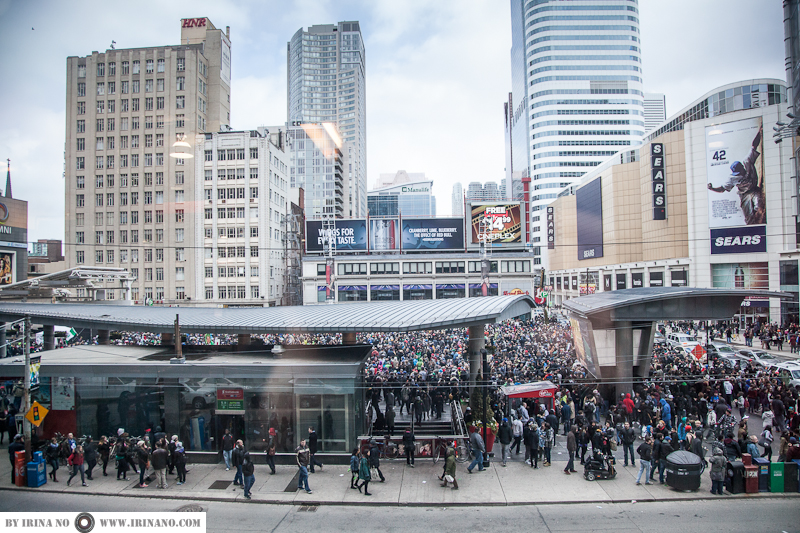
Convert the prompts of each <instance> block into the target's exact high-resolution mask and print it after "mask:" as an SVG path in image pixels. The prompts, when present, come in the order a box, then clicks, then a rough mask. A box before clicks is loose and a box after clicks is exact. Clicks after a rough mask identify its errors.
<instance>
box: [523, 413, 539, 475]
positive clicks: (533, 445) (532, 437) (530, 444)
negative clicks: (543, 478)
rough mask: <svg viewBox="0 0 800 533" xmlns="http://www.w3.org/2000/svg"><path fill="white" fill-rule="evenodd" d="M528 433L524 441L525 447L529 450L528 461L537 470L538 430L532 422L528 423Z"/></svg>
mask: <svg viewBox="0 0 800 533" xmlns="http://www.w3.org/2000/svg"><path fill="white" fill-rule="evenodd" d="M528 426H529V427H530V431H529V432H528V435H527V440H526V441H525V447H526V448H527V449H528V450H529V452H530V453H529V455H530V461H529V464H530V465H531V466H532V467H533V468H536V469H538V468H539V428H538V426H537V425H536V423H535V422H533V420H531V421H530V422H528Z"/></svg>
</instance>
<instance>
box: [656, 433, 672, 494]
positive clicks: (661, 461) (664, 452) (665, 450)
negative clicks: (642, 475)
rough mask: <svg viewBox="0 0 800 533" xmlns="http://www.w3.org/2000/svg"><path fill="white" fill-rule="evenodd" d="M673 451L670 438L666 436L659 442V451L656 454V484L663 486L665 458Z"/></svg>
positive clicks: (665, 467)
mask: <svg viewBox="0 0 800 533" xmlns="http://www.w3.org/2000/svg"><path fill="white" fill-rule="evenodd" d="M674 451H675V448H673V447H672V437H670V436H669V435H667V436H666V437H664V440H663V441H661V450H660V451H659V453H658V482H659V483H660V484H662V485H663V484H664V471H665V470H666V469H667V457H669V454H671V453H672V452H674Z"/></svg>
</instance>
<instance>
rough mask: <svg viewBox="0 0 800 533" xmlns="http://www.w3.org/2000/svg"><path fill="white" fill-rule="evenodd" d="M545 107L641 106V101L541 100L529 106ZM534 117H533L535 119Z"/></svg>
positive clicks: (560, 110)
mask: <svg viewBox="0 0 800 533" xmlns="http://www.w3.org/2000/svg"><path fill="white" fill-rule="evenodd" d="M546 105H557V106H565V105H642V101H641V100H608V99H602V100H589V99H586V100H543V101H541V102H536V103H535V104H533V105H531V109H535V108H537V107H542V106H546ZM562 111H563V112H564V113H567V112H568V111H567V110H563V109H559V114H561V113H560V112H562ZM535 116H536V115H534V117H535Z"/></svg>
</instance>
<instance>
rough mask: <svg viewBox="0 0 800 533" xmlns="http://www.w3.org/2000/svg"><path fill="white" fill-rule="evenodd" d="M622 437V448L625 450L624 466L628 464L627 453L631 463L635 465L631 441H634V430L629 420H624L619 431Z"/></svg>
mask: <svg viewBox="0 0 800 533" xmlns="http://www.w3.org/2000/svg"><path fill="white" fill-rule="evenodd" d="M620 436H621V437H622V449H623V450H624V451H625V466H628V454H630V456H631V465H633V466H636V461H635V460H634V456H633V443H634V442H636V432H635V431H634V430H633V428H632V427H631V423H630V422H625V427H623V428H622V431H620Z"/></svg>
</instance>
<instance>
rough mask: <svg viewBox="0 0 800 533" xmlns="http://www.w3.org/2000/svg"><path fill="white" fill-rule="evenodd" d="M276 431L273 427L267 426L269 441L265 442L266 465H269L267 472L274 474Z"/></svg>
mask: <svg viewBox="0 0 800 533" xmlns="http://www.w3.org/2000/svg"><path fill="white" fill-rule="evenodd" d="M277 433H278V432H277V431H275V428H269V441H268V442H267V465H269V474H270V475H271V476H272V475H275V450H276V449H277V443H276V442H275V439H276V438H277Z"/></svg>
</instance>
